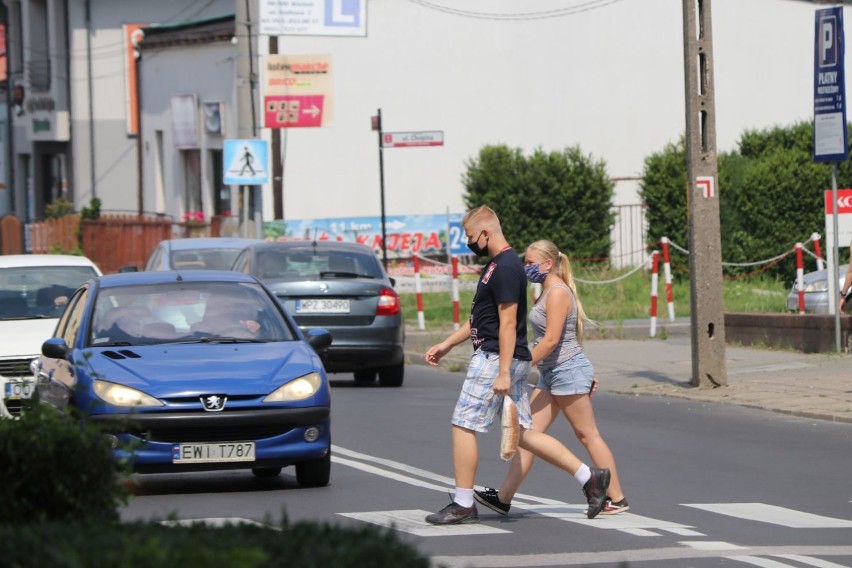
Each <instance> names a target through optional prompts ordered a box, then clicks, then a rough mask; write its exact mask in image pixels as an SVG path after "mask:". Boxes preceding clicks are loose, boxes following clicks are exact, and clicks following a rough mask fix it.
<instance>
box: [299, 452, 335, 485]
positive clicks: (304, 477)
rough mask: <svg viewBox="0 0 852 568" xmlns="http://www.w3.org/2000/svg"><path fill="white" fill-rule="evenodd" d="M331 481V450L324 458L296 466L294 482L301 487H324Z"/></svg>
mask: <svg viewBox="0 0 852 568" xmlns="http://www.w3.org/2000/svg"><path fill="white" fill-rule="evenodd" d="M330 479H331V450H330V449H329V451H328V453H327V454H325V456H324V457H321V458H318V459H315V460H308V461H303V462H300V463H297V464H296V481H297V482H298V483H299V485H300V486H301V487H325V486H326V485H328V482H329V480H330Z"/></svg>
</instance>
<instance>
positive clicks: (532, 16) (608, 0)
mask: <svg viewBox="0 0 852 568" xmlns="http://www.w3.org/2000/svg"><path fill="white" fill-rule="evenodd" d="M408 1H409V2H411V3H412V4H417V5H419V6H423V7H424V8H429V9H430V10H436V11H438V12H444V13H446V14H450V15H453V16H459V17H464V18H474V19H478V20H499V21H523V20H545V19H550V18H562V17H565V16H573V15H576V14H580V13H582V12H588V11H591V10H596V9H598V8H603V7H605V6H609V5H611V4H616V3H618V2H622V1H623V0H589V1H588V2H583V3H580V4H576V5H574V6H569V7H566V8H556V9H553V10H541V11H538V12H514V13H508V12H502V13H501V12H479V11H474V10H460V9H458V8H451V7H450V6H445V5H443V4H438V3H436V2H430V1H429V0H408Z"/></svg>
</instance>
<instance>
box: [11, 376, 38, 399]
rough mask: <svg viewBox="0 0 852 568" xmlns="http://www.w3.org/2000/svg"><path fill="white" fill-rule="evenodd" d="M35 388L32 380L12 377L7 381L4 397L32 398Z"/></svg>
mask: <svg viewBox="0 0 852 568" xmlns="http://www.w3.org/2000/svg"><path fill="white" fill-rule="evenodd" d="M33 388H35V383H34V382H32V381H20V380H15V379H12V380H10V381H9V382H7V383H6V388H5V389H4V393H3V398H5V399H8V400H17V399H21V398H31V397H32V396H33Z"/></svg>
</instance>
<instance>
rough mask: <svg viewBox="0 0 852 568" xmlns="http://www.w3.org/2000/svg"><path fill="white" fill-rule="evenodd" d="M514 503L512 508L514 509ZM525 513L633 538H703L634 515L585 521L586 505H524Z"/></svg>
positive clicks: (678, 526) (684, 528)
mask: <svg viewBox="0 0 852 568" xmlns="http://www.w3.org/2000/svg"><path fill="white" fill-rule="evenodd" d="M514 505H515V504H514V503H512V506H513V507H514ZM521 508H523V509H525V510H527V511H532V512H533V513H538V514H539V515H542V516H545V517H551V518H554V519H559V520H561V521H568V522H570V523H576V524H578V525H584V526H587V527H594V528H596V529H608V530H618V531H623V532H625V533H628V534H632V535H634V536H661V535H660V533H657V532H653V531H652V530H649V529H659V530H664V531H669V532H672V533H674V534H679V535H682V536H704V534H703V533H699V532H695V531H693V530H692V527H690V526H686V525H682V524H680V523H672V522H669V521H661V520H659V519H653V518H651V517H643V516H641V515H636V514H635V513H619V514H618V515H598V516H597V517H595V518H594V519H587V518H586V516H585V514H584V511H585V510H586V505H585V504H584V505H571V504H567V503H562V504H559V505H525V506H523V507H521Z"/></svg>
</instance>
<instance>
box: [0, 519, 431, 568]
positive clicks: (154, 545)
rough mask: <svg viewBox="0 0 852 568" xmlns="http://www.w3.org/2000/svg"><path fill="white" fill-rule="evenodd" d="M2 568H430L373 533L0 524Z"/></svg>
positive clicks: (304, 527) (318, 527) (305, 525)
mask: <svg viewBox="0 0 852 568" xmlns="http://www.w3.org/2000/svg"><path fill="white" fill-rule="evenodd" d="M0 542H4V543H6V544H5V545H4V547H3V553H2V555H0V566H2V567H4V568H5V567H9V568H30V567H32V568H36V567H37V568H42V567H44V566H50V567H51V568H80V567H86V568H100V567H103V568H146V567H149V566H150V567H151V568H155V567H156V568H160V567H162V566H179V567H181V568H195V567H198V568H210V567H218V566H222V567H228V568H267V567H270V566H298V567H299V568H314V567H315V568H336V567H340V568H344V567H346V568H348V567H351V566H358V567H359V568H372V567H375V568H390V567H396V566H406V567H413V568H418V567H423V568H428V567H429V565H430V564H429V559H428V558H427V557H426V556H423V555H421V554H420V553H418V552H417V550H416V549H415V548H414V547H413V546H411V545H408V544H406V543H403V542H401V541H400V540H399V539H398V537H397V535H396V533H394V532H393V531H391V530H389V529H380V528H378V527H374V526H364V527H359V528H354V529H350V528H342V527H334V526H331V525H328V524H319V523H311V522H300V523H296V524H292V525H291V524H289V523H287V521H284V522H283V523H282V524H281V525H279V526H277V527H263V526H258V525H248V524H241V525H227V526H223V527H208V526H205V525H202V524H195V525H190V526H176V527H169V526H164V525H161V524H154V523H125V524H117V523H88V524H82V525H81V524H78V523H70V522H69V523H44V524H32V525H14V526H12V525H0Z"/></svg>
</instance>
